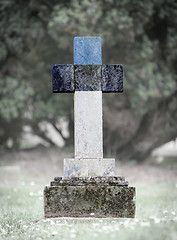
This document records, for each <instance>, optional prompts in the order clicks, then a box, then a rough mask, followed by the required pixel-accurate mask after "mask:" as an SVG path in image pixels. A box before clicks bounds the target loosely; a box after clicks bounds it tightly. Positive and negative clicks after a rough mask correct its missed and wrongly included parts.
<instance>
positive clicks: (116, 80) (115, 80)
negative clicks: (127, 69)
mask: <svg viewBox="0 0 177 240" xmlns="http://www.w3.org/2000/svg"><path fill="white" fill-rule="evenodd" d="M102 91H103V92H123V66H122V65H121V64H108V65H102Z"/></svg>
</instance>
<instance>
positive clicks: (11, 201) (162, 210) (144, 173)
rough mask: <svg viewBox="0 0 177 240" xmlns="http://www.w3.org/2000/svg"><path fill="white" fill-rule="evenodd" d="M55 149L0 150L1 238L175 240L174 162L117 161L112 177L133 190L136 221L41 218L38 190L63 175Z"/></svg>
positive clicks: (176, 173)
mask: <svg viewBox="0 0 177 240" xmlns="http://www.w3.org/2000/svg"><path fill="white" fill-rule="evenodd" d="M65 157H72V155H71V154H69V153H67V154H66V153H64V152H61V151H60V150H59V149H56V148H53V149H46V148H40V149H35V150H32V151H22V152H18V153H17V152H8V153H7V152H1V158H0V206H1V208H0V239H25V240H26V239H62V240H64V239H65V240H68V239H77V240H79V239H84V240H85V239H86V240H87V239H91V238H92V239H143V240H144V239H156V240H158V239H159V240H163V239H170V240H171V239H174V240H176V239H177V205H176V199H177V164H176V162H175V161H173V162H170V161H168V162H166V163H165V162H163V164H162V163H159V164H155V163H154V161H151V163H149V162H145V163H143V164H141V165H137V163H136V162H135V161H131V162H129V163H120V162H117V163H116V165H117V166H116V174H117V175H123V176H125V178H126V180H128V181H129V184H130V185H131V186H135V187H136V190H137V193H136V197H137V198H136V218H135V219H133V220H132V219H121V220H117V219H107V220H106V219H95V220H93V217H94V213H92V215H91V217H92V220H90V219H85V221H83V220H77V221H76V220H75V221H73V220H72V219H57V220H55V219H48V220H45V219H44V218H43V189H44V186H45V185H47V184H49V182H50V181H51V180H52V179H53V177H55V176H62V169H63V159H64V158H65Z"/></svg>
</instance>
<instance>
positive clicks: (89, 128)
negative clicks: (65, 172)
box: [74, 91, 103, 159]
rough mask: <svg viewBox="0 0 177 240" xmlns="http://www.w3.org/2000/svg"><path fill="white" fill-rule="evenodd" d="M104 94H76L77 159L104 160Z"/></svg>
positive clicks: (93, 92) (86, 92)
mask: <svg viewBox="0 0 177 240" xmlns="http://www.w3.org/2000/svg"><path fill="white" fill-rule="evenodd" d="M102 129H103V126H102V92H101V91H76V92H75V94H74V130H75V159H83V158H88V159H94V158H103V135H102Z"/></svg>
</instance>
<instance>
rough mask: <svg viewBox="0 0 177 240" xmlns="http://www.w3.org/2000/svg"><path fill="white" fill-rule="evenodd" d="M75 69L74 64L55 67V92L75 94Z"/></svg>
mask: <svg viewBox="0 0 177 240" xmlns="http://www.w3.org/2000/svg"><path fill="white" fill-rule="evenodd" d="M74 91H75V88H74V67H73V65H72V64H58V65H57V64H55V65H54V66H53V92H54V93H57V92H74Z"/></svg>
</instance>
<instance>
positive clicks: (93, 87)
mask: <svg viewBox="0 0 177 240" xmlns="http://www.w3.org/2000/svg"><path fill="white" fill-rule="evenodd" d="M74 80H75V81H74V82H75V90H76V91H101V65H74Z"/></svg>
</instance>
